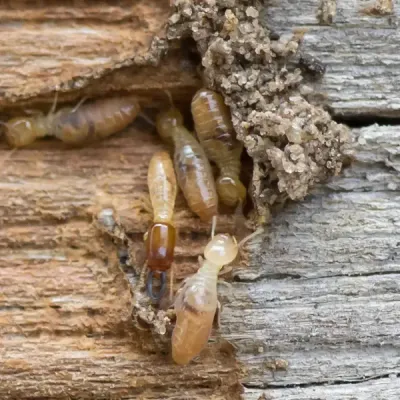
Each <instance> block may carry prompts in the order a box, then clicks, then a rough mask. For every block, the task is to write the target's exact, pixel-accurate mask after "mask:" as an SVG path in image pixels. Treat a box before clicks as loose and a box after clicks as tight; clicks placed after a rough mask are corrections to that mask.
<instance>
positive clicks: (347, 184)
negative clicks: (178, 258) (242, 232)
mask: <svg viewBox="0 0 400 400" xmlns="http://www.w3.org/2000/svg"><path fill="white" fill-rule="evenodd" d="M353 136H354V139H355V141H354V144H353V146H352V147H353V150H354V155H353V157H354V159H355V161H354V163H353V165H352V166H351V167H350V168H348V169H347V170H345V171H344V174H343V176H341V177H339V178H336V179H334V180H332V181H331V182H330V183H328V184H326V185H324V186H320V187H319V188H318V189H317V190H316V191H315V192H314V193H313V194H311V195H310V196H308V198H307V199H306V200H305V201H304V202H302V203H298V204H292V205H290V206H289V207H288V208H287V209H286V210H284V211H283V212H281V213H280V214H279V215H277V216H276V217H275V218H274V220H273V223H272V226H271V227H270V229H269V230H268V232H267V233H266V234H265V235H264V236H262V237H260V238H258V239H254V241H253V242H252V244H251V246H249V247H250V250H249V252H250V255H251V258H250V260H251V262H250V264H251V265H250V267H249V268H248V269H246V270H237V275H236V280H238V281H240V283H236V284H235V285H234V290H233V293H234V294H233V296H229V295H228V293H226V297H225V302H226V303H227V305H226V308H225V314H223V321H224V323H223V331H222V335H223V337H225V338H227V339H228V340H230V341H233V342H234V343H235V344H236V345H237V346H238V348H239V359H240V360H241V361H242V362H244V364H245V365H246V366H247V368H248V371H249V375H248V377H247V378H246V379H245V386H246V387H247V388H248V391H246V396H245V397H246V398H249V399H256V398H258V397H257V396H259V395H261V394H262V392H263V390H264V389H265V390H264V391H265V395H266V398H267V399H271V400H276V399H288V398H289V399H296V400H297V399H313V398H322V399H342V398H344V399H347V398H348V399H350V398H351V399H357V400H358V399H367V398H368V399H375V398H380V399H395V398H397V397H398V395H399V393H400V383H399V382H400V381H399V380H398V379H397V378H396V376H397V375H398V374H399V373H400V370H399V360H398V354H399V353H398V346H399V344H400V343H399V340H398V330H399V322H398V321H399V319H400V314H399V301H400V287H399V285H398V281H399V277H400V276H399V271H400V253H399V243H400V206H399V204H400V203H399V199H400V197H399V183H400V181H399V173H398V168H399V165H400V164H399V161H400V158H399V155H400V138H399V136H398V134H397V127H396V126H387V127H384V126H378V125H372V126H369V127H367V128H363V129H356V130H353ZM280 359H282V360H285V361H287V363H288V368H287V370H286V371H280V370H274V367H273V365H274V363H275V360H280ZM389 376H390V377H393V379H388V377H389ZM383 382H385V383H383ZM322 385H323V386H322ZM278 388H279V389H278ZM253 389H254V390H253ZM255 389H263V390H261V391H260V390H255Z"/></svg>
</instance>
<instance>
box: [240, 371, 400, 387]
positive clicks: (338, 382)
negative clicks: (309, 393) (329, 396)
mask: <svg viewBox="0 0 400 400" xmlns="http://www.w3.org/2000/svg"><path fill="white" fill-rule="evenodd" d="M394 377H396V378H398V377H400V372H393V373H389V374H382V375H373V376H367V377H363V378H360V379H351V380H343V379H338V380H334V381H330V380H327V381H320V382H307V383H300V384H292V385H291V384H288V385H274V384H265V385H252V384H249V383H244V384H243V386H244V387H245V388H246V389H297V388H303V389H304V388H312V387H317V386H326V385H329V386H333V385H353V384H355V383H361V382H368V381H375V380H379V379H385V378H394Z"/></svg>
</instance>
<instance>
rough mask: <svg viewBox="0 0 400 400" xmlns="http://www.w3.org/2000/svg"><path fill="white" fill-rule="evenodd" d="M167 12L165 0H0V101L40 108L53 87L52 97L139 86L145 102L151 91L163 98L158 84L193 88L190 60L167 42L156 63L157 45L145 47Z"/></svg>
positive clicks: (183, 90) (136, 89)
mask: <svg viewBox="0 0 400 400" xmlns="http://www.w3.org/2000/svg"><path fill="white" fill-rule="evenodd" d="M169 13H170V7H169V3H168V2H167V1H165V2H164V1H156V0H155V1H150V2H146V1H143V0H140V1H134V2H132V1H128V0H123V1H118V2H115V1H109V0H107V1H101V2H96V1H93V0H86V1H72V0H71V1H68V2H64V3H63V4H61V3H60V2H58V1H54V0H44V1H41V2H32V1H28V0H18V1H15V2H14V1H13V2H9V1H5V2H1V3H0V18H1V21H2V25H1V27H0V33H1V35H0V71H1V76H0V106H1V107H2V108H3V109H5V110H7V109H9V108H15V107H16V105H15V103H17V106H18V107H26V106H29V107H31V108H32V107H36V106H38V105H41V104H42V105H43V103H44V104H45V105H46V107H45V108H46V111H47V110H48V109H49V104H51V103H52V101H53V99H54V95H55V92H56V91H57V92H58V93H59V102H64V101H72V102H77V101H78V100H79V99H80V98H82V96H89V97H90V96H94V97H95V96H104V95H105V94H106V93H108V92H111V91H112V92H115V91H124V92H126V91H129V92H135V93H136V92H138V97H139V98H140V99H141V101H142V102H144V103H146V104H152V103H154V94H156V98H157V97H158V98H160V97H163V99H164V101H165V94H164V93H157V92H160V91H162V90H163V89H170V90H172V92H173V94H174V95H177V96H182V93H186V91H187V90H189V91H190V90H192V91H194V90H195V88H196V87H197V86H198V85H199V84H200V81H199V78H198V77H197V74H196V71H195V66H194V65H193V63H191V62H190V60H188V58H187V57H186V56H185V55H183V54H182V53H181V52H180V51H179V50H176V51H175V50H172V51H171V53H170V54H169V55H168V57H167V59H166V61H165V62H163V63H162V64H161V65H160V66H158V63H159V59H160V57H161V52H162V50H161V47H160V49H159V50H157V48H156V47H154V48H151V46H152V42H153V38H154V36H156V35H157V36H159V37H161V38H162V37H163V36H164V29H165V24H166V22H167V19H168V16H169ZM21 26H23V29H21ZM150 92H151V93H150ZM32 100H33V101H32Z"/></svg>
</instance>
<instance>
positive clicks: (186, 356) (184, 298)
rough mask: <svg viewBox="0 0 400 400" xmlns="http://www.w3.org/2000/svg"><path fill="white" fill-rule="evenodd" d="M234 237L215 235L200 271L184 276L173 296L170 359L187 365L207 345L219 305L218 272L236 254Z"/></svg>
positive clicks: (209, 244) (207, 248) (205, 253)
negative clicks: (185, 277) (183, 280)
mask: <svg viewBox="0 0 400 400" xmlns="http://www.w3.org/2000/svg"><path fill="white" fill-rule="evenodd" d="M238 251H239V245H238V244H237V242H236V239H235V238H234V237H233V236H231V235H227V234H218V235H215V236H214V237H213V238H212V239H211V241H210V242H209V243H208V244H207V246H206V248H205V250H204V258H205V259H204V261H202V265H201V267H200V268H199V270H198V271H197V272H196V273H195V274H194V275H193V276H191V277H190V278H188V279H186V281H185V282H184V284H183V286H182V288H181V289H180V291H179V292H178V295H177V297H176V299H175V303H174V307H175V313H176V325H175V328H174V331H173V333H172V358H173V360H174V361H175V363H177V364H181V365H185V364H188V363H189V362H190V361H191V360H192V359H193V358H194V357H196V356H197V355H198V354H199V353H200V352H201V350H203V349H204V347H205V346H206V345H207V342H208V338H209V336H210V334H211V330H212V325H213V321H214V318H215V314H216V311H217V306H218V298H217V281H218V273H219V271H220V270H221V269H222V267H223V266H224V265H227V264H230V263H231V262H232V261H233V260H235V258H236V257H237V255H238Z"/></svg>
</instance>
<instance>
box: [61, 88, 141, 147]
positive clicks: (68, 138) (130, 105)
mask: <svg viewBox="0 0 400 400" xmlns="http://www.w3.org/2000/svg"><path fill="white" fill-rule="evenodd" d="M139 111H140V107H139V103H138V101H137V100H136V98H135V97H134V96H124V97H112V98H108V99H100V100H96V101H94V102H93V103H89V104H83V105H81V106H79V107H78V108H77V109H76V110H70V109H65V110H63V109H62V110H60V111H58V112H57V114H56V117H55V118H54V124H53V125H54V126H53V129H54V136H56V137H57V138H58V139H60V140H62V141H63V142H65V143H69V144H75V145H79V144H82V143H84V142H87V141H92V140H98V139H104V138H106V137H108V136H110V135H113V134H115V133H117V132H119V131H121V130H122V129H124V128H126V127H127V126H128V125H129V124H130V123H131V122H133V120H134V119H135V118H136V117H137V115H138V114H139Z"/></svg>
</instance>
